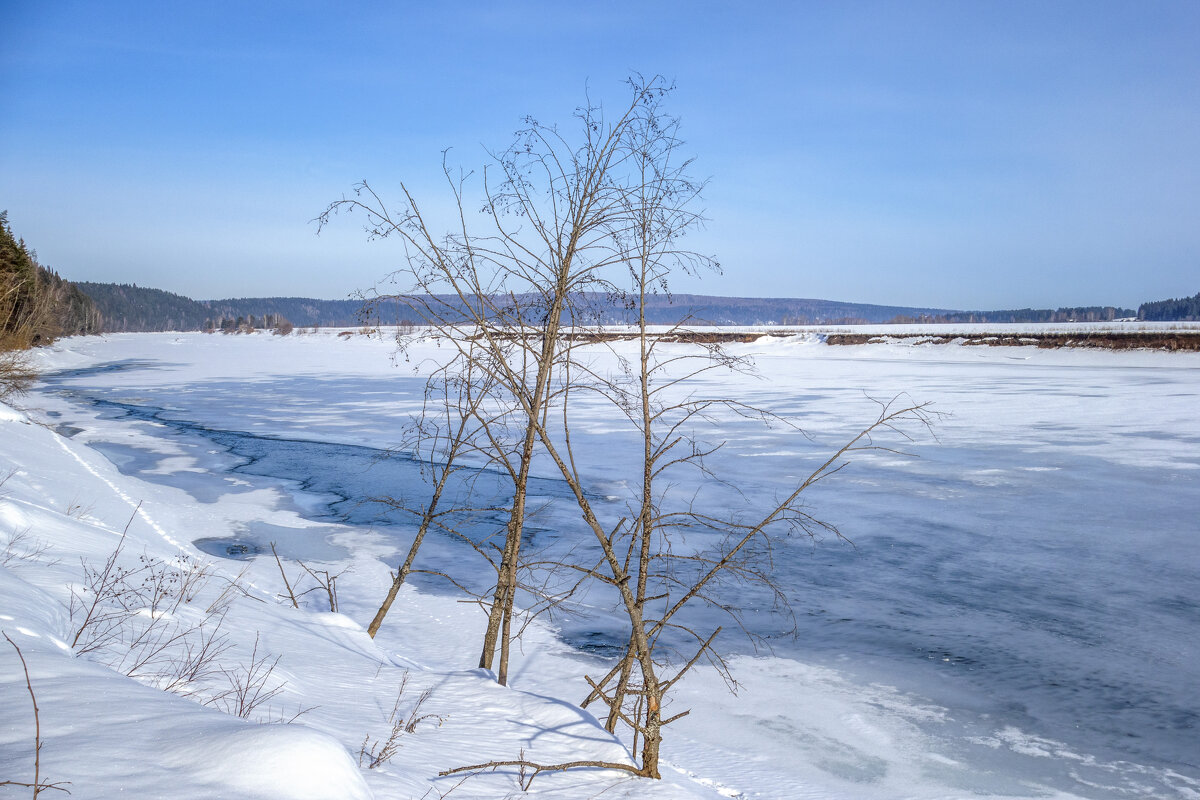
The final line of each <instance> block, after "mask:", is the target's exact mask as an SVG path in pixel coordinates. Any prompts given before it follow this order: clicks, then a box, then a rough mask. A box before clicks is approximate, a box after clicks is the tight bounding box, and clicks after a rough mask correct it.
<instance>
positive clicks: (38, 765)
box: [0, 633, 71, 798]
mask: <svg viewBox="0 0 1200 800" xmlns="http://www.w3.org/2000/svg"><path fill="white" fill-rule="evenodd" d="M3 635H4V638H5V639H6V640H7V641H8V643H9V644H11V645H12V646H13V649H14V650H16V651H17V658H19V659H21V669H23V670H25V688H26V689H28V690H29V699H30V700H32V701H33V783H22V782H21V781H0V786H23V787H25V788H26V789H33V796H34V798H36V797H37V796H38V794H40V793H41V792H42V791H43V790H44V789H56V790H57V791H60V792H66V793H67V794H70V793H71V792H70V791H69V790H68V789H64V788H63V785H64V784H69V783H70V781H58V782H57V783H42V720H41V717H40V716H39V715H38V705H37V696H36V695H35V694H34V693H33V682H32V681H30V680H29V665H28V664H26V663H25V654H24V653H22V652H21V648H19V647H17V643H16V642H14V641H13V640H12V639H9V638H8V634H7V633H4V634H3Z"/></svg>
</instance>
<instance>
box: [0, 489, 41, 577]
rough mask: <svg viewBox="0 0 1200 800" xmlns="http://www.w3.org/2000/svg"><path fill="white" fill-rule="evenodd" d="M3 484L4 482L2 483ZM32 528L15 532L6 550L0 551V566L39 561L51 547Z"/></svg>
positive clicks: (6, 544)
mask: <svg viewBox="0 0 1200 800" xmlns="http://www.w3.org/2000/svg"><path fill="white" fill-rule="evenodd" d="M0 483H2V482H0ZM32 530H33V529H32V528H30V527H25V528H22V529H21V530H19V531H14V532H13V534H12V536H9V537H8V541H7V542H5V543H4V549H3V550H0V566H4V567H7V566H10V565H11V564H13V563H14V562H16V561H38V560H40V559H41V557H42V556H43V555H45V553H46V550H47V549H48V548H49V547H50V546H49V545H48V544H47V543H46V542H45V541H43V540H41V539H38V538H37V537H35V536H34V535H33V534H32Z"/></svg>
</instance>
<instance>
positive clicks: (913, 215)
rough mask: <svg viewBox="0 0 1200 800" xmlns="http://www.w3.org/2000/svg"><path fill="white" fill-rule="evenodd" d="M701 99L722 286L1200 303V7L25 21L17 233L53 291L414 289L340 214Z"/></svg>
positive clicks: (733, 7)
mask: <svg viewBox="0 0 1200 800" xmlns="http://www.w3.org/2000/svg"><path fill="white" fill-rule="evenodd" d="M634 72H639V73H642V74H645V75H654V74H660V75H663V76H665V77H666V78H667V79H669V80H671V81H673V82H674V84H675V86H676V87H677V88H676V90H675V92H674V93H673V94H672V95H671V97H670V98H669V100H668V102H667V106H666V109H667V111H668V112H670V113H671V114H674V115H676V116H677V117H679V119H680V120H681V135H682V137H683V138H684V139H685V140H686V144H685V150H686V151H687V152H688V153H689V154H691V155H693V156H694V157H695V159H696V161H695V168H694V171H695V172H696V173H697V174H699V175H702V176H704V177H707V178H708V179H709V183H708V187H707V189H706V191H705V195H704V198H703V205H702V208H703V210H704V213H705V215H706V217H707V218H708V223H707V225H706V227H705V229H704V230H703V231H702V232H700V233H698V234H697V235H696V236H695V237H694V238H693V240H692V241H691V245H692V246H693V247H694V248H695V249H697V250H700V251H703V252H705V253H712V254H713V255H715V256H716V257H717V258H718V259H719V260H720V262H721V264H722V267H723V269H722V272H721V274H719V275H717V274H710V275H706V276H704V277H703V278H700V279H694V280H693V279H679V280H676V281H675V284H674V286H673V287H672V288H673V289H674V290H675V291H677V292H680V291H684V292H695V293H703V294H717V295H728V296H763V297H805V298H821V299H829V300H843V301H852V302H867V303H878V304H886V305H911V306H928V307H939V308H952V309H996V308H1022V307H1039V308H1040V307H1060V306H1077V305H1117V306H1127V307H1133V308H1136V307H1137V306H1138V304H1140V303H1142V302H1146V301H1150V300H1159V299H1164V298H1167V297H1182V296H1190V295H1192V294H1194V293H1196V292H1197V291H1200V3H1196V2H1194V0H1145V2H1132V1H1131V2H1120V3H1118V2H1108V1H1107V0H1086V1H1084V2H1076V1H1074V0H1058V1H1056V2H1050V3H1047V2H1042V0H1036V1H1034V2H1025V1H1024V0H979V1H978V2H966V1H965V0H963V1H962V2H899V1H898V0H897V1H893V2H867V1H866V0H844V1H835V0H831V1H830V2H753V1H750V2H740V3H729V2H725V3H717V2H704V1H703V0H690V2H672V1H669V0H663V1H662V2H653V1H652V0H639V1H638V2H621V1H618V2H607V3H602V4H601V3H589V4H584V3H571V2H511V3H510V2H501V1H499V0H490V1H489V2H453V0H451V1H450V2H444V3H431V2H428V1H427V0H426V2H421V3H410V2H388V3H384V2H340V3H334V2H328V3H320V2H304V1H303V0H289V2H254V3H245V2H224V0H216V1H215V2H204V3H181V2H125V1H124V0H114V1H113V2H105V3H95V2H71V1H70V0H65V1H64V2H54V3H46V2H32V1H29V2H18V1H17V0H0V97H3V98H4V103H3V112H2V113H0V209H7V210H8V216H9V223H10V225H11V226H12V228H13V230H14V232H15V233H16V234H17V235H18V236H21V237H23V238H24V239H25V241H26V243H27V244H28V245H29V246H31V247H32V248H33V249H35V250H36V251H37V254H38V258H39V260H40V261H41V262H42V263H43V264H47V265H49V266H51V267H52V268H54V269H56V270H57V271H58V272H59V273H60V274H62V275H63V276H64V277H67V278H69V279H73V280H81V281H101V282H117V283H136V284H138V285H140V286H150V287H154V288H160V289H166V290H168V291H173V292H177V293H180V294H185V295H187V296H189V297H193V298H196V299H214V298H223V297H246V296H279V295H286V296H310V297H320V298H330V299H332V298H343V297H346V296H348V295H351V294H353V293H354V292H356V291H358V290H364V289H369V288H370V287H371V286H373V285H375V284H376V283H377V282H378V281H379V280H380V279H381V278H383V277H384V276H385V275H386V274H387V273H388V272H390V271H391V270H393V269H395V268H397V267H398V266H399V265H400V253H399V251H398V246H397V245H396V244H395V243H393V242H390V241H383V242H378V241H377V242H368V241H367V240H366V237H365V236H364V235H363V232H362V229H361V227H360V225H359V223H357V222H356V221H354V220H353V219H348V220H347V219H342V220H339V221H337V222H336V223H335V225H334V226H332V227H331V228H328V229H326V230H325V231H323V232H322V233H321V234H320V235H319V236H318V235H317V231H316V226H315V225H314V224H313V223H312V220H313V218H314V217H316V216H317V215H318V214H319V213H320V212H321V211H322V210H324V208H325V207H326V206H327V205H328V204H329V203H330V202H332V201H334V200H336V199H338V198H340V197H342V196H343V195H344V194H346V193H348V192H350V191H351V190H352V187H353V186H354V184H355V183H356V182H358V181H360V180H364V179H365V180H368V181H370V182H371V184H372V185H373V186H375V187H376V188H377V189H378V190H379V191H380V192H381V193H382V194H383V195H384V196H385V197H395V196H396V195H397V194H398V192H399V187H400V183H401V182H402V181H403V182H404V183H405V185H406V186H408V187H409V188H410V190H412V191H413V193H414V194H415V196H416V197H417V198H418V200H419V201H421V202H422V203H423V204H425V205H426V206H427V207H429V208H432V209H434V210H435V211H436V210H437V209H445V208H447V207H448V206H447V203H448V198H447V193H446V190H445V183H444V181H443V180H442V179H441V173H440V169H441V163H442V152H443V151H444V150H447V148H449V152H448V156H447V158H448V159H449V163H451V164H452V165H453V166H455V167H462V168H463V169H465V170H472V169H478V168H479V167H481V166H482V165H483V164H484V163H486V161H487V158H488V155H487V154H488V151H489V150H496V149H501V148H503V147H504V146H506V145H507V144H508V143H509V141H510V139H511V136H512V134H513V132H514V131H515V130H516V129H517V128H518V127H519V126H520V123H521V120H522V118H523V117H524V116H526V115H532V116H534V117H536V118H537V119H539V120H540V121H543V122H559V123H562V124H563V125H566V124H567V123H569V122H570V120H571V114H572V112H573V111H574V109H575V108H576V107H577V106H578V105H580V104H581V103H583V102H584V100H585V97H590V98H592V99H593V100H598V101H600V102H603V103H605V104H610V105H613V104H619V103H621V102H625V101H626V99H627V98H628V90H627V88H626V87H625V85H624V80H625V79H626V78H627V77H628V76H629V75H630V74H631V73H634Z"/></svg>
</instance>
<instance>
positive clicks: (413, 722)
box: [358, 671, 445, 769]
mask: <svg viewBox="0 0 1200 800" xmlns="http://www.w3.org/2000/svg"><path fill="white" fill-rule="evenodd" d="M407 687H408V672H407V671H406V672H405V673H404V676H403V677H402V678H401V679H400V688H399V689H397V690H396V702H395V703H394V704H393V705H392V713H390V714H389V715H388V718H387V722H388V724H389V725H390V726H391V728H390V730H389V732H388V735H387V736H386V737H385V738H383V739H375V740H372V739H371V735H370V734H367V735H366V736H364V737H363V742H362V746H361V747H360V748H359V750H358V765H359V766H360V767H361V766H364V765H365V766H366V768H367V769H375V768H376V767H378V766H380V765H381V764H386V763H387V762H388V761H391V760H392V757H393V756H395V755H396V751H398V750H399V749H400V739H401V737H402V736H403V735H404V734H413V733H416V732H417V728H418V726H420V725H421V724H422V723H424V722H429V721H430V720H437V724H438V726H439V727H440V726H441V724H442V723H443V722H445V718H444V717H442V716H439V715H438V714H422V713H421V707H422V706H424V705H425V703H426V701H427V700H429V697H430V696H431V695H432V694H433V691H432V690H431V689H426V690H425V691H423V692H421V694H420V695H419V696H418V697H417V702H415V703H413V706H412V708H410V709H408V711H407V712H405V713H401V711H400V703H401V702H402V701H403V700H404V690H405V689H406V688H407Z"/></svg>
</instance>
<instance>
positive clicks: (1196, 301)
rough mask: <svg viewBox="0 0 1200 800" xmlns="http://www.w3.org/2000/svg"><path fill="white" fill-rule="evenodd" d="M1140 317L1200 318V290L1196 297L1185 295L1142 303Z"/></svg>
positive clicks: (1153, 318) (1170, 319)
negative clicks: (1176, 298)
mask: <svg viewBox="0 0 1200 800" xmlns="http://www.w3.org/2000/svg"><path fill="white" fill-rule="evenodd" d="M1138 319H1144V320H1155V321H1174V320H1191V321H1195V320H1200V292H1197V293H1196V296H1195V297H1184V298H1182V299H1180V300H1158V301H1156V302H1153V303H1142V305H1141V307H1140V308H1139V309H1138Z"/></svg>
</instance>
